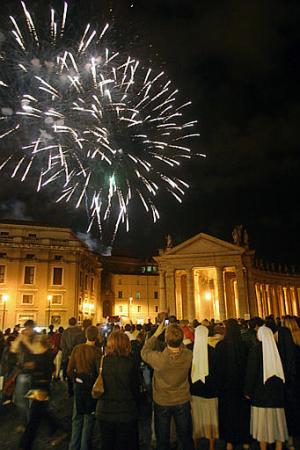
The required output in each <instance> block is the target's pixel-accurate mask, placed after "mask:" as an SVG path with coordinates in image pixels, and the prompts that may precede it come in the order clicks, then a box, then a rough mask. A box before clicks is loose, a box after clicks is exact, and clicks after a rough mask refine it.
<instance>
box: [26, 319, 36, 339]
mask: <svg viewBox="0 0 300 450" xmlns="http://www.w3.org/2000/svg"><path fill="white" fill-rule="evenodd" d="M34 327H35V323H34V321H33V320H31V319H28V320H26V322H25V323H24V330H23V333H24V334H26V335H27V336H31V335H32V334H33V331H34Z"/></svg>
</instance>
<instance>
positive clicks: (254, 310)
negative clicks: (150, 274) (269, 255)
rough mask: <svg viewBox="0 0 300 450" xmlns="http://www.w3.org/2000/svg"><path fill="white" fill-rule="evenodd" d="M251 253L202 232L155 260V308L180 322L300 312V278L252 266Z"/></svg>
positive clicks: (167, 250)
mask: <svg viewBox="0 0 300 450" xmlns="http://www.w3.org/2000/svg"><path fill="white" fill-rule="evenodd" d="M254 258H255V252H254V251H253V250H249V248H248V246H247V245H246V246H244V247H243V246H241V245H235V244H231V243H228V242H226V241H223V240H220V239H217V238H215V237H212V236H209V235H207V234H205V233H200V234H198V235H196V236H194V237H192V238H191V239H189V240H187V241H185V242H183V243H182V244H180V245H177V246H176V247H173V248H171V247H169V248H167V249H166V250H164V251H161V252H160V255H159V256H158V257H155V258H154V259H155V260H156V262H157V263H158V267H159V275H160V278H159V292H160V293H159V297H160V303H159V310H160V311H168V312H169V313H170V314H175V315H176V316H177V318H179V319H189V320H193V319H194V318H197V319H200V320H203V319H205V318H207V319H210V318H212V317H213V318H215V319H217V320H224V319H226V318H229V317H241V318H245V319H248V318H249V317H250V316H255V315H260V316H262V317H265V316H266V315H269V314H274V315H276V316H282V315H285V314H294V315H299V314H300V303H299V300H300V275H297V274H296V273H288V272H286V273H277V272H275V271H274V270H271V269H270V268H269V269H268V270H265V269H262V268H258V267H255V264H254V261H255V259H254Z"/></svg>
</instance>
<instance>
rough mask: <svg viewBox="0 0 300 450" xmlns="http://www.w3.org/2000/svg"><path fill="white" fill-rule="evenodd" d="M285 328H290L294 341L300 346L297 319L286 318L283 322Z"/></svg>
mask: <svg viewBox="0 0 300 450" xmlns="http://www.w3.org/2000/svg"><path fill="white" fill-rule="evenodd" d="M283 326H284V327H286V328H288V329H289V330H290V332H291V333H292V337H293V341H294V343H295V344H296V345H299V346H300V328H299V326H298V323H297V320H296V318H295V317H286V318H285V319H284V320H283Z"/></svg>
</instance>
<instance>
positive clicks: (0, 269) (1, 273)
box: [0, 265, 5, 283]
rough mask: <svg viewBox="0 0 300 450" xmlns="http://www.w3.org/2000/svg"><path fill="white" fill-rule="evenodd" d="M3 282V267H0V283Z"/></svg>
mask: <svg viewBox="0 0 300 450" xmlns="http://www.w3.org/2000/svg"><path fill="white" fill-rule="evenodd" d="M4 282H5V266H2V265H1V266H0V283H4Z"/></svg>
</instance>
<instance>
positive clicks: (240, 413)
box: [0, 313, 300, 450]
mask: <svg viewBox="0 0 300 450" xmlns="http://www.w3.org/2000/svg"><path fill="white" fill-rule="evenodd" d="M82 325H83V326H82V327H79V326H77V323H76V319H75V318H74V317H72V318H70V320H69V326H68V327H67V328H66V329H65V330H64V329H63V328H62V327H60V328H59V329H58V330H57V331H55V330H54V327H53V325H50V326H49V331H48V332H47V330H42V331H39V332H37V331H36V329H35V324H34V322H33V321H32V320H28V321H27V322H25V324H24V327H23V329H22V330H21V329H20V327H19V326H18V325H17V326H16V327H15V328H14V330H13V331H11V330H6V331H5V332H4V333H1V332H0V369H1V372H0V374H1V379H2V383H1V384H2V386H0V387H1V391H0V393H1V407H2V408H5V407H6V406H7V405H9V404H12V403H13V404H14V405H15V408H16V409H17V411H18V414H19V426H18V430H17V431H19V432H21V438H20V445H19V448H20V449H23V450H30V449H32V447H33V443H34V440H35V437H36V434H37V431H38V429H39V426H40V423H41V422H42V421H45V422H46V423H47V425H48V427H49V433H50V439H51V443H52V445H54V446H55V445H58V444H59V443H61V442H62V441H63V440H65V441H66V448H68V449H69V450H89V449H91V448H92V436H93V432H94V427H95V424H97V429H98V430H99V432H98V434H99V442H98V444H99V447H98V448H99V449H101V450H146V449H148V450H149V449H150V448H152V447H151V445H152V444H153V441H155V445H156V449H157V450H167V449H169V448H170V442H172V441H176V442H177V445H178V447H177V448H178V449H180V450H195V449H196V448H197V445H198V442H199V440H200V439H207V441H208V443H209V449H210V450H214V448H215V444H216V440H218V439H220V440H221V441H224V442H225V443H226V449H227V450H232V449H233V448H234V447H235V446H237V445H242V446H243V448H249V447H250V445H251V443H252V442H253V441H254V440H255V441H257V442H258V443H259V445H260V448H261V450H266V448H267V445H268V444H275V448H276V450H281V449H282V447H283V445H285V446H287V447H289V448H290V449H292V450H293V449H294V448H295V438H297V437H299V436H300V420H299V417H300V319H299V318H298V317H295V316H286V317H282V318H274V317H273V316H268V317H266V318H265V319H264V320H263V319H261V318H259V317H254V318H251V319H250V320H249V321H245V320H241V319H239V320H237V319H228V320H226V321H224V322H219V321H214V320H213V319H211V320H203V321H202V322H201V323H200V322H198V321H197V320H194V321H193V323H189V322H188V321H186V320H180V321H178V320H177V319H176V317H175V316H170V317H168V318H167V316H166V314H164V313H161V314H159V315H158V318H157V323H156V324H152V323H151V322H150V321H149V323H147V324H145V325H134V324H132V323H129V324H126V325H125V326H122V325H120V324H105V325H100V324H97V326H93V325H92V323H91V321H90V320H89V319H87V320H85V321H84V322H83V324H82ZM57 382H65V385H66V389H67V393H68V395H69V397H72V398H73V413H72V430H71V435H70V433H69V432H68V430H67V429H66V428H65V424H63V423H60V421H59V420H58V419H57V418H56V417H55V415H54V414H53V412H52V411H51V407H50V406H49V404H50V405H51V402H50V400H51V385H52V383H57ZM152 430H153V431H152Z"/></svg>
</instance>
